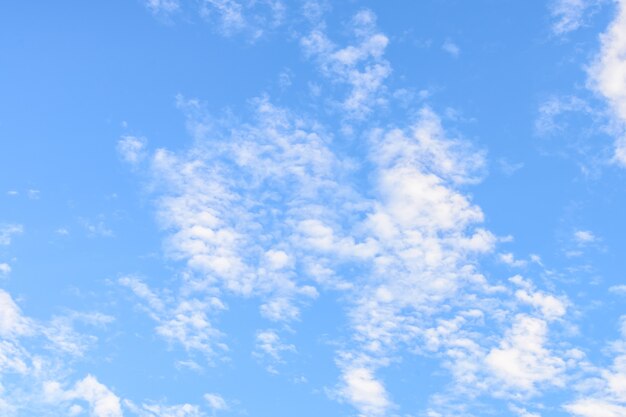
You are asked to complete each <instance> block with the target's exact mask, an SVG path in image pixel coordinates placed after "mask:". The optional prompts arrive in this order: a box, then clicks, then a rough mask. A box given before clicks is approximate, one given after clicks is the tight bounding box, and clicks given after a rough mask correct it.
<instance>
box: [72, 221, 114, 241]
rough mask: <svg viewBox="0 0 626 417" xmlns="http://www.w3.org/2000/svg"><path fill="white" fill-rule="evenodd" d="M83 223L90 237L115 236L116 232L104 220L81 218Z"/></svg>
mask: <svg viewBox="0 0 626 417" xmlns="http://www.w3.org/2000/svg"><path fill="white" fill-rule="evenodd" d="M80 223H81V225H82V226H83V227H84V229H85V232H86V233H87V236H88V237H91V238H93V237H107V238H110V237H114V236H115V233H113V230H111V229H110V228H109V227H108V226H107V225H106V223H105V222H104V221H103V220H97V221H93V220H89V219H80Z"/></svg>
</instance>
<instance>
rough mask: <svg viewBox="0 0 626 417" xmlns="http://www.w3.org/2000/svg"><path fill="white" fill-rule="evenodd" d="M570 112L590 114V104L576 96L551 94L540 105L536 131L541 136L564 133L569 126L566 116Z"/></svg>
mask: <svg viewBox="0 0 626 417" xmlns="http://www.w3.org/2000/svg"><path fill="white" fill-rule="evenodd" d="M569 113H583V114H590V113H592V109H591V107H590V106H589V104H588V103H587V102H586V101H585V100H583V99H581V98H579V97H576V96H551V97H549V98H547V99H546V100H545V101H543V102H542V103H541V105H540V106H539V115H538V117H537V119H536V120H535V132H536V133H537V134H538V135H540V136H551V135H555V134H558V133H562V132H563V131H564V130H565V128H566V127H567V120H566V119H564V117H565V116H566V115H567V114H569Z"/></svg>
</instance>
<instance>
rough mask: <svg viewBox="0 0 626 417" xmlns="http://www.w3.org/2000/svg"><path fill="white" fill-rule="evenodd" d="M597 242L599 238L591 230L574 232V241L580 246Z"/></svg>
mask: <svg viewBox="0 0 626 417" xmlns="http://www.w3.org/2000/svg"><path fill="white" fill-rule="evenodd" d="M597 240H598V238H597V237H596V236H595V235H594V234H593V233H592V232H591V231H589V230H576V231H575V232H574V241H575V242H576V243H577V244H579V245H583V246H584V245H588V244H590V243H594V242H596V241H597Z"/></svg>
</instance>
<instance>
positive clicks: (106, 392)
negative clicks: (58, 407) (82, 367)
mask: <svg viewBox="0 0 626 417" xmlns="http://www.w3.org/2000/svg"><path fill="white" fill-rule="evenodd" d="M44 396H45V398H46V400H47V401H48V402H51V403H63V402H69V401H75V400H82V401H85V402H87V403H88V404H89V410H90V413H91V415H92V416H93V417H122V416H123V413H122V407H121V404H120V399H119V397H117V396H116V395H115V394H114V393H113V392H112V391H111V390H110V389H109V388H108V387H107V386H105V385H104V384H102V383H100V382H99V381H98V380H97V379H96V378H95V377H94V376H92V375H87V376H86V377H85V378H83V379H82V380H80V381H77V382H76V383H75V384H74V386H73V387H72V388H71V389H68V390H65V389H63V387H62V385H61V384H60V383H59V382H56V381H47V382H45V383H44Z"/></svg>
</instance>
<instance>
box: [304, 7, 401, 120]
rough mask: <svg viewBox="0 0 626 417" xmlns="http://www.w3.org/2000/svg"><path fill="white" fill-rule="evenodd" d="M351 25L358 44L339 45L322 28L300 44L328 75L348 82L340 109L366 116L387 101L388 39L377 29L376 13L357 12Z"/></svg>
mask: <svg viewBox="0 0 626 417" xmlns="http://www.w3.org/2000/svg"><path fill="white" fill-rule="evenodd" d="M351 26H352V28H353V32H354V38H355V40H356V42H357V43H356V44H355V45H350V46H346V47H339V46H337V45H336V44H335V43H333V42H332V41H331V40H330V39H329V38H328V37H327V35H326V34H325V33H324V31H323V29H322V28H317V29H314V30H313V31H311V33H309V34H308V35H307V36H305V37H303V38H302V39H301V44H302V47H303V48H304V51H305V53H306V54H307V55H308V56H310V57H312V58H313V59H315V60H316V62H317V63H318V65H319V67H320V70H321V71H322V73H323V74H324V75H325V76H326V77H329V78H330V79H332V80H333V81H334V82H337V81H339V82H341V83H344V84H347V85H348V87H349V91H348V93H347V97H345V98H344V99H343V101H342V102H341V103H340V108H341V109H342V110H343V111H344V112H345V114H346V115H347V116H348V117H350V118H355V119H363V118H364V117H366V116H367V115H368V114H370V113H371V112H372V111H373V109H374V108H376V107H379V106H384V105H385V103H386V101H387V99H386V97H385V92H386V88H385V86H384V80H385V79H386V78H387V77H389V75H390V74H391V65H390V64H389V62H388V61H387V60H386V59H384V57H383V55H384V52H385V48H386V47H387V44H388V43H389V39H388V38H387V36H385V35H384V34H383V33H381V32H379V31H378V30H377V28H376V16H375V15H374V14H373V13H372V12H370V11H368V10H364V11H361V12H359V13H357V14H356V15H355V17H354V18H353V20H352V25H351Z"/></svg>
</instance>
